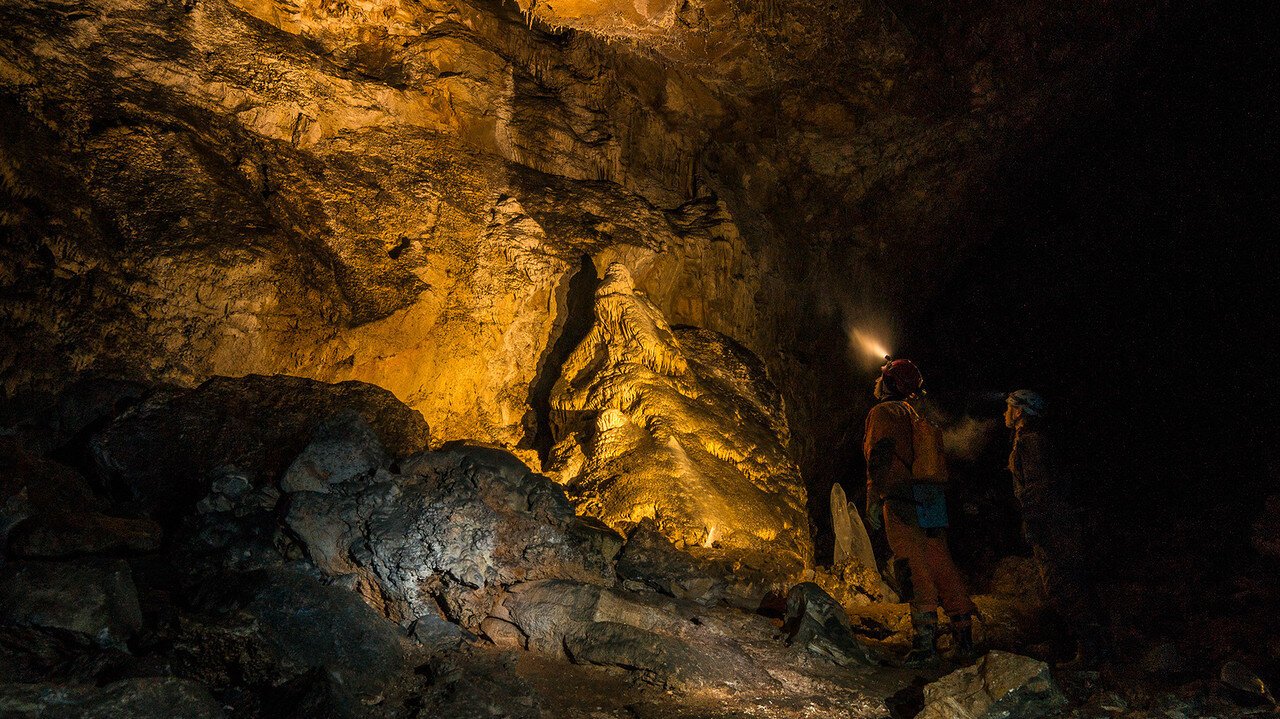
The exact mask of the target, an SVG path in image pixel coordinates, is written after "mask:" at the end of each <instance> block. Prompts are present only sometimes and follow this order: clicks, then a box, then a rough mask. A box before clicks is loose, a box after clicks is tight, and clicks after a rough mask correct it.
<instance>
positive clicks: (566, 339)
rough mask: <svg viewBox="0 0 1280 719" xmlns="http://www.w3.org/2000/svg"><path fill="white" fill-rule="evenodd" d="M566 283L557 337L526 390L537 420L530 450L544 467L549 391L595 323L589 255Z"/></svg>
mask: <svg viewBox="0 0 1280 719" xmlns="http://www.w3.org/2000/svg"><path fill="white" fill-rule="evenodd" d="M566 284H567V287H566V289H565V292H564V307H563V314H562V315H561V316H562V317H563V318H564V322H563V324H561V326H560V335H559V336H558V337H556V339H555V342H553V343H552V344H551V347H550V349H548V350H547V353H546V355H544V356H543V358H542V362H541V365H540V369H539V372H538V376H537V378H536V379H535V380H534V382H533V387H531V388H530V390H529V406H531V407H533V412H534V416H535V418H536V420H537V430H536V432H535V433H534V437H533V447H534V449H536V450H537V452H538V458H539V459H540V460H541V461H542V462H543V463H544V464H545V463H546V461H547V455H548V454H549V453H550V452H551V446H552V444H553V443H554V438H553V437H552V436H551V390H552V388H554V387H555V384H556V380H558V379H560V371H561V370H562V369H563V368H564V363H565V360H567V359H569V355H570V354H571V353H572V352H573V350H574V349H575V348H576V347H577V346H578V344H579V343H581V342H582V340H583V339H584V338H585V337H586V336H587V333H588V332H590V331H591V323H592V322H593V321H595V310H594V301H595V296H596V288H597V287H599V286H600V277H599V276H598V275H597V274H596V266H595V264H593V263H592V262H591V257H590V256H588V255H583V256H582V259H581V261H580V262H579V267H578V271H577V272H575V273H574V274H573V276H572V277H569V278H568V280H567V282H566Z"/></svg>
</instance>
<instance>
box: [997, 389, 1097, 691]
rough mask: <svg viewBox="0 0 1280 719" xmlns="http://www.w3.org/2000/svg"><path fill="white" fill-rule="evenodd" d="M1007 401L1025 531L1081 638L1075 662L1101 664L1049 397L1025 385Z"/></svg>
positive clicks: (1047, 584)
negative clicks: (1048, 428) (1048, 421)
mask: <svg viewBox="0 0 1280 719" xmlns="http://www.w3.org/2000/svg"><path fill="white" fill-rule="evenodd" d="M1005 405H1006V406H1005V413H1004V423H1005V426H1006V427H1008V428H1009V429H1012V430H1013V450H1012V452H1010V454H1009V472H1010V473H1011V474H1012V475H1013V493H1014V496H1015V497H1016V498H1017V500H1018V504H1019V505H1020V507H1021V508H1022V536H1023V538H1024V539H1025V540H1026V542H1027V544H1028V545H1030V546H1031V551H1032V555H1033V556H1034V557H1035V562H1036V568H1037V570H1038V571H1039V573H1040V582H1041V585H1042V586H1043V588H1044V593H1045V595H1046V596H1047V597H1048V598H1049V603H1050V605H1051V606H1052V607H1053V609H1054V611H1056V612H1057V613H1058V615H1059V616H1060V617H1061V618H1062V619H1063V620H1064V621H1065V622H1066V624H1067V627H1068V631H1070V632H1071V634H1072V635H1073V637H1074V639H1075V640H1076V645H1077V653H1076V658H1075V660H1074V661H1073V662H1071V663H1072V664H1074V665H1078V666H1089V665H1093V664H1096V663H1097V662H1098V661H1100V660H1101V659H1102V658H1103V655H1104V654H1105V653H1106V642H1105V640H1104V632H1103V623H1102V620H1101V617H1100V615H1099V613H1098V609H1097V603H1096V601H1094V598H1093V592H1092V587H1091V585H1090V582H1089V576H1088V572H1087V570H1086V567H1085V561H1084V541H1083V536H1082V533H1081V529H1080V523H1079V521H1078V520H1077V518H1076V510H1075V508H1074V507H1073V506H1072V502H1071V487H1070V482H1069V477H1068V475H1067V473H1066V472H1064V471H1063V468H1062V467H1061V466H1060V463H1059V461H1058V459H1057V457H1056V456H1055V455H1054V450H1053V446H1052V443H1051V441H1050V438H1049V435H1048V434H1047V433H1046V432H1045V430H1044V427H1043V417H1044V412H1045V401H1044V399H1043V398H1042V397H1041V396H1040V395H1038V394H1036V393H1035V392H1032V391H1030V390H1025V389H1020V390H1018V391H1016V392H1013V393H1011V394H1010V395H1009V396H1008V398H1007V399H1006V400H1005Z"/></svg>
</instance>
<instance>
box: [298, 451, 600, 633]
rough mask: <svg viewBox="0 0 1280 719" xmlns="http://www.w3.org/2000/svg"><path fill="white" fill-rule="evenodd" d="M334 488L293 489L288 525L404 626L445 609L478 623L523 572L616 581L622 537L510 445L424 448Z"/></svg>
mask: <svg viewBox="0 0 1280 719" xmlns="http://www.w3.org/2000/svg"><path fill="white" fill-rule="evenodd" d="M328 489H329V491H327V492H325V493H320V492H297V493H294V494H292V495H290V505H289V511H288V516H287V522H288V525H289V527H290V528H291V529H292V530H293V532H294V534H296V535H297V536H298V537H299V538H300V539H301V541H302V542H303V544H304V545H305V547H306V551H307V553H308V554H309V556H310V557H311V559H312V561H314V562H315V564H316V566H318V567H319V568H320V569H321V571H323V572H324V573H326V574H327V575H329V576H331V577H334V578H335V579H338V580H339V581H343V582H346V583H348V584H350V585H351V586H352V587H354V588H356V589H357V590H358V591H360V592H361V593H362V594H363V595H364V596H365V597H366V599H367V600H368V601H369V602H370V604H372V605H373V606H375V607H377V608H378V609H379V610H380V611H382V612H383V613H384V614H385V615H386V616H388V617H391V618H393V619H396V620H398V621H401V622H403V623H405V624H406V625H408V624H410V623H412V622H415V621H419V620H423V621H430V619H431V618H433V617H438V616H439V614H440V613H442V612H443V613H444V615H445V616H447V617H448V618H449V619H451V620H454V621H456V622H459V623H461V624H462V625H463V626H465V627H467V628H470V629H478V628H479V625H480V623H481V622H482V621H483V620H484V618H485V617H486V616H488V614H489V610H490V607H491V606H492V604H493V602H494V600H495V599H496V598H497V596H498V595H499V594H500V593H501V592H502V591H503V589H504V588H505V587H507V586H510V585H512V584H515V583H518V582H526V581H535V580H539V579H550V578H565V579H573V580H576V581H581V582H586V583H593V584H610V583H612V582H613V581H614V573H613V559H614V557H615V556H616V555H617V553H618V550H619V548H620V547H621V545H622V538H621V537H619V536H618V535H616V534H615V533H614V532H612V531H611V530H609V529H608V528H607V527H604V526H602V525H600V524H599V523H598V522H594V521H592V520H589V519H583V518H580V517H577V516H575V514H574V512H573V507H572V506H571V505H570V504H569V502H568V500H567V499H566V498H565V495H564V491H563V490H562V489H561V488H560V487H559V486H558V485H556V484H555V483H554V482H552V481H550V480H549V479H547V478H546V477H543V476H541V475H537V474H534V473H532V472H531V471H530V470H529V468H528V467H526V466H525V465H524V464H523V463H521V462H520V460H519V459H517V458H516V457H514V456H513V455H511V454H509V453H507V452H505V451H502V450H496V449H488V448H483V447H468V446H454V447H451V448H448V449H444V450H441V451H437V452H426V453H423V454H419V455H415V456H414V457H411V458H409V459H406V460H404V461H402V462H401V463H400V466H399V471H398V472H397V473H392V472H389V471H385V470H384V471H380V472H378V473H376V474H375V475H374V476H373V477H372V478H371V479H368V480H365V479H360V480H356V481H350V482H345V483H339V484H336V485H330V486H329V488H328Z"/></svg>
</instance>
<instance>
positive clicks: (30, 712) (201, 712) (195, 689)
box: [0, 677, 226, 719]
mask: <svg viewBox="0 0 1280 719" xmlns="http://www.w3.org/2000/svg"><path fill="white" fill-rule="evenodd" d="M0 716H4V717H9V718H10V719H174V718H175V717H182V719H222V718H223V717H225V716H226V713H225V712H224V711H223V709H222V703H221V702H219V701H217V700H216V699H214V697H213V695H212V694H210V693H209V690H208V689H207V688H206V687H205V686H204V685H202V684H198V683H196V682H193V681H188V680H185V679H175V678H173V677H155V678H144V679H125V680H123V681H118V682H113V683H111V684H108V685H106V686H104V687H96V686H93V685H61V684H0Z"/></svg>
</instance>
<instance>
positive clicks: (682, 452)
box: [551, 263, 811, 570]
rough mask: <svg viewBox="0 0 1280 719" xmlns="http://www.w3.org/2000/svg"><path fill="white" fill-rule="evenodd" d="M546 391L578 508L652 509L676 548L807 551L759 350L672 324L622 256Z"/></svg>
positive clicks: (624, 522) (604, 515)
mask: <svg viewBox="0 0 1280 719" xmlns="http://www.w3.org/2000/svg"><path fill="white" fill-rule="evenodd" d="M551 401H552V413H553V416H552V420H553V423H554V424H555V425H556V438H557V441H556V445H555V448H554V450H553V452H552V461H551V472H552V474H553V476H555V477H556V478H557V479H558V480H559V481H560V482H562V483H564V484H565V485H566V487H567V488H568V490H569V494H570V496H571V498H572V499H573V500H574V501H575V502H576V503H577V505H578V508H579V511H580V512H583V513H585V514H589V515H591V516H594V517H597V518H599V519H600V520H602V521H603V522H604V523H606V524H608V525H609V526H611V527H613V528H615V529H618V530H620V531H626V530H628V529H630V528H631V527H633V526H635V525H637V524H638V523H639V522H641V521H642V520H645V519H651V520H653V521H654V523H655V524H656V526H657V528H658V531H659V532H661V533H662V534H663V535H664V536H666V537H667V538H668V539H670V540H671V541H673V542H674V543H675V544H676V546H677V547H681V548H684V549H687V550H688V551H691V552H693V553H695V554H696V553H699V552H707V553H716V552H719V551H725V552H729V553H735V554H738V555H740V556H741V557H743V558H748V557H749V560H748V561H749V563H751V564H753V565H754V566H756V567H762V566H763V567H770V568H774V569H777V568H779V567H780V568H783V569H784V570H785V569H787V568H790V569H796V568H799V566H800V565H801V564H807V563H808V562H809V561H810V560H811V547H810V543H809V529H808V521H807V519H806V516H805V511H804V506H805V491H804V486H803V485H802V484H801V481H800V476H799V472H798V471H797V469H796V467H795V464H794V463H793V462H792V460H791V459H790V458H789V457H788V456H787V452H786V442H787V439H788V435H789V432H788V429H787V424H786V418H785V414H784V412H783V406H782V399H781V397H780V395H779V394H778V392H777V390H776V389H774V387H773V385H772V384H771V383H770V382H769V380H768V378H767V376H766V375H765V372H764V368H763V367H762V366H761V364H760V362H759V360H757V359H755V358H754V357H753V356H752V355H750V353H748V352H746V351H745V350H743V349H742V348H741V347H739V346H737V345H736V344H735V343H734V342H733V341H732V340H729V339H728V338H725V337H722V336H719V335H716V334H715V333H713V332H707V331H705V330H698V329H675V330H673V329H672V328H671V327H670V326H669V325H668V324H667V321H666V320H665V319H664V318H663V316H662V313H661V312H660V311H659V310H658V309H657V308H656V307H655V306H654V304H653V303H652V302H650V301H649V300H648V299H647V298H646V297H645V296H644V294H643V293H641V292H638V291H637V290H636V288H635V285H634V284H633V282H632V280H631V274H630V272H628V270H627V269H626V267H624V266H623V265H621V264H618V263H615V264H612V265H610V266H609V268H608V271H607V272H606V273H605V276H604V279H603V281H602V283H601V285H600V287H599V289H598V290H597V291H596V303H595V324H594V325H593V326H592V329H591V332H590V333H589V334H588V336H587V337H586V339H585V340H583V342H582V343H581V344H580V345H579V346H578V348H577V349H576V350H574V352H573V354H572V355H571V356H570V357H569V359H568V361H567V362H566V363H565V367H564V370H563V373H562V375H561V379H560V381H559V382H558V383H557V385H556V387H555V389H554V391H553V393H552V399H551Z"/></svg>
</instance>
